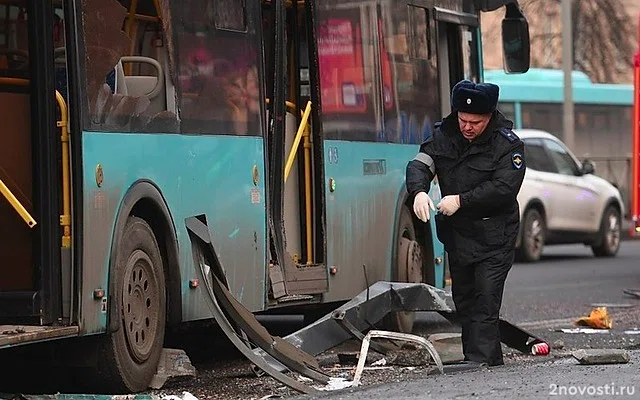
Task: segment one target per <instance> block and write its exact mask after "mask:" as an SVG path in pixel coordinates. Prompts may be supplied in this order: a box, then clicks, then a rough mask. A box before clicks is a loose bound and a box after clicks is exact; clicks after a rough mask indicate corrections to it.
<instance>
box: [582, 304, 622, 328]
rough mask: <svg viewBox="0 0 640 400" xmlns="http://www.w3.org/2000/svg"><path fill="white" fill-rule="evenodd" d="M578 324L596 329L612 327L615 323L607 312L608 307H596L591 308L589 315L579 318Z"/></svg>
mask: <svg viewBox="0 0 640 400" xmlns="http://www.w3.org/2000/svg"><path fill="white" fill-rule="evenodd" d="M576 325H578V326H588V327H591V328H595V329H611V327H612V325H613V323H612V321H611V318H610V317H609V314H608V313H607V307H596V308H594V309H593V310H591V312H590V313H589V316H587V317H581V318H580V319H578V320H577V321H576Z"/></svg>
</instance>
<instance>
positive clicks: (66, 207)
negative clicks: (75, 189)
mask: <svg viewBox="0 0 640 400" xmlns="http://www.w3.org/2000/svg"><path fill="white" fill-rule="evenodd" d="M56 101H57V102H58V107H60V121H58V122H57V125H58V127H59V128H60V141H61V142H62V215H61V216H60V226H62V229H63V233H62V247H63V248H70V247H71V183H70V177H69V129H68V126H67V125H68V122H67V121H68V111H67V103H66V102H65V101H64V97H62V95H61V94H60V92H58V91H57V90H56Z"/></svg>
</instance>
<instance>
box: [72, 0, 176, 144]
mask: <svg viewBox="0 0 640 400" xmlns="http://www.w3.org/2000/svg"><path fill="white" fill-rule="evenodd" d="M123 2H124V3H125V5H123ZM153 3H154V2H153V1H151V0H145V1H139V2H138V3H137V4H138V5H137V10H136V14H139V15H140V14H142V15H146V16H147V17H150V18H147V19H145V20H138V19H134V20H133V21H127V8H125V6H128V5H129V4H128V2H127V1H126V0H122V1H117V0H85V2H84V11H83V18H84V35H85V40H84V42H85V61H86V85H87V90H86V93H87V95H86V101H87V102H88V108H89V114H90V126H89V127H88V128H89V129H90V130H99V131H108V132H114V131H115V132H136V131H139V132H140V131H141V132H148V131H150V132H177V131H178V129H179V128H178V121H177V115H176V110H175V105H174V101H171V97H172V88H173V83H172V82H171V78H169V77H173V76H175V74H174V73H173V71H168V72H169V73H168V74H167V76H165V70H166V69H171V68H172V66H173V63H171V62H166V60H168V58H169V57H170V53H171V51H170V49H171V48H172V40H171V32H168V34H165V32H164V29H163V26H162V24H161V23H160V21H159V20H156V21H153V20H152V19H153V18H154V17H157V14H156V13H157V12H156V10H155V6H154V4H153ZM160 3H162V1H161V2H160ZM161 8H162V9H163V11H162V12H163V13H165V18H167V19H168V20H170V15H169V14H170V9H169V7H161ZM106 21H108V22H106ZM123 27H124V28H123ZM128 30H130V33H129V34H127V31H128ZM126 56H137V59H136V60H135V61H134V62H131V60H126V59H123V58H122V57H126Z"/></svg>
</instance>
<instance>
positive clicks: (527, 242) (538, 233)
mask: <svg viewBox="0 0 640 400" xmlns="http://www.w3.org/2000/svg"><path fill="white" fill-rule="evenodd" d="M544 236H545V222H544V218H543V217H542V214H541V213H540V211H538V210H536V209H535V208H530V209H528V210H527V211H526V212H525V213H524V218H522V240H521V243H520V247H519V248H518V251H517V253H518V254H517V255H518V258H519V259H521V260H523V261H526V262H534V261H538V260H540V257H541V256H542V250H543V249H544Z"/></svg>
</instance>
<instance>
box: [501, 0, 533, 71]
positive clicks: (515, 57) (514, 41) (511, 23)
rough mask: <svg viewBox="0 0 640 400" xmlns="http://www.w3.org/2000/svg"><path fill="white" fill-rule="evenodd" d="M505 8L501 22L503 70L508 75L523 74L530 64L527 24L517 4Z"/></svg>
mask: <svg viewBox="0 0 640 400" xmlns="http://www.w3.org/2000/svg"><path fill="white" fill-rule="evenodd" d="M506 8H507V12H506V14H505V17H504V19H503V20H502V58H503V60H504V70H505V72H506V73H508V74H512V73H524V72H527V71H528V70H529V62H530V60H529V59H530V47H531V43H530V40H529V23H527V19H526V18H525V17H524V15H522V12H521V11H520V9H519V8H518V5H517V4H514V3H510V4H507V5H506Z"/></svg>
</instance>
